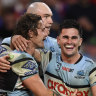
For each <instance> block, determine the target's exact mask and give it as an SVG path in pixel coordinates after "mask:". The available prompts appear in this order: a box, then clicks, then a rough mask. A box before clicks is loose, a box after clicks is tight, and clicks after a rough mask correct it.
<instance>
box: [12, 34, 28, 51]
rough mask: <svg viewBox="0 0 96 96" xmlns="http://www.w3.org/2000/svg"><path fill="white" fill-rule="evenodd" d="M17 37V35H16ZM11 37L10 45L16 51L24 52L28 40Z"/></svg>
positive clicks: (20, 37)
mask: <svg viewBox="0 0 96 96" xmlns="http://www.w3.org/2000/svg"><path fill="white" fill-rule="evenodd" d="M16 36H17V35H16ZM16 36H13V37H12V44H13V45H14V47H15V48H16V50H18V51H19V50H21V51H25V50H26V48H27V46H28V44H27V43H28V40H26V39H25V38H24V37H22V36H20V35H19V36H17V37H16Z"/></svg>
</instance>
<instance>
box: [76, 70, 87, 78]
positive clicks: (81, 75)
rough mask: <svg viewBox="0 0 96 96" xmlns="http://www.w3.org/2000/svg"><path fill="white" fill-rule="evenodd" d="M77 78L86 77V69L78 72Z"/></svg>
mask: <svg viewBox="0 0 96 96" xmlns="http://www.w3.org/2000/svg"><path fill="white" fill-rule="evenodd" d="M75 78H77V79H84V78H85V73H84V70H80V71H78V72H77V76H75Z"/></svg>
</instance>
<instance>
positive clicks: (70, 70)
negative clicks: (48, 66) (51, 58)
mask: <svg viewBox="0 0 96 96" xmlns="http://www.w3.org/2000/svg"><path fill="white" fill-rule="evenodd" d="M62 70H65V71H68V72H73V71H74V69H70V68H66V67H62Z"/></svg>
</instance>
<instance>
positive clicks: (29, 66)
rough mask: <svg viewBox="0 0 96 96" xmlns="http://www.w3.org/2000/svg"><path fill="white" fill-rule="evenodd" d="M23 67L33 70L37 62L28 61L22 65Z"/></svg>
mask: <svg viewBox="0 0 96 96" xmlns="http://www.w3.org/2000/svg"><path fill="white" fill-rule="evenodd" d="M22 68H25V69H29V70H33V69H34V68H36V63H34V62H32V61H28V62H27V63H25V65H23V66H22Z"/></svg>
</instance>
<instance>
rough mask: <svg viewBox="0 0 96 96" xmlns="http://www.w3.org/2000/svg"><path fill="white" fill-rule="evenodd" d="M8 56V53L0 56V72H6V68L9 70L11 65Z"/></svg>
mask: <svg viewBox="0 0 96 96" xmlns="http://www.w3.org/2000/svg"><path fill="white" fill-rule="evenodd" d="M9 58H10V57H9V56H8V55H6V56H3V57H0V72H7V70H10V68H11V66H10V65H9V64H10V62H9V61H8V59H9Z"/></svg>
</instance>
